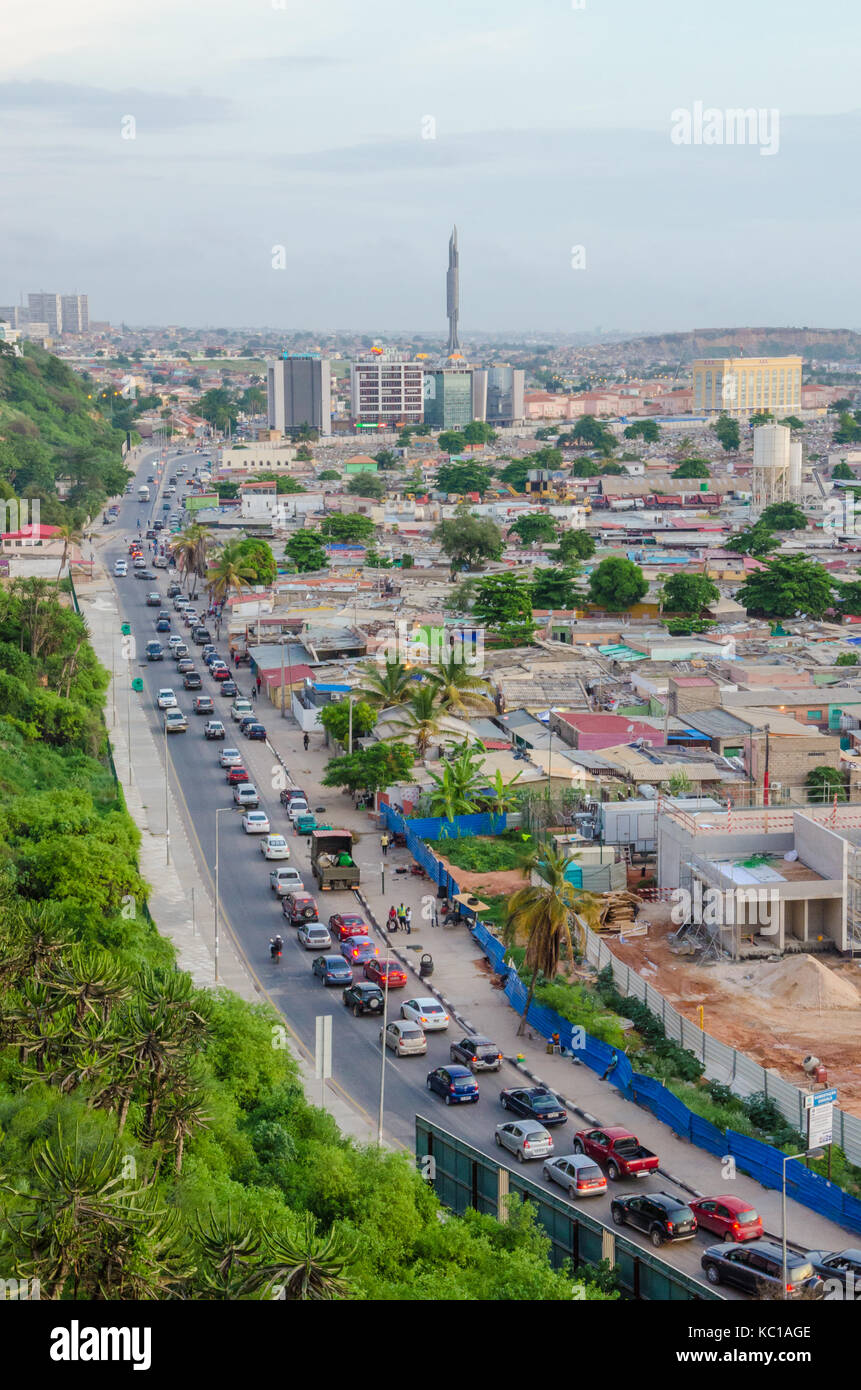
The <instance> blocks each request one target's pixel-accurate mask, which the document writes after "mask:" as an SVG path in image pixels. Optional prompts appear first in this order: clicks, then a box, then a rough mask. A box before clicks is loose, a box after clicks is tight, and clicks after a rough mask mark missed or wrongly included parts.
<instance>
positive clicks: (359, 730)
mask: <svg viewBox="0 0 861 1390" xmlns="http://www.w3.org/2000/svg"><path fill="white" fill-rule="evenodd" d="M350 705H351V702H350V701H349V700H336V701H335V702H334V703H333V704H331V705H324V706H323V708H322V710H321V711H320V723H321V724H322V725H323V728H324V729H325V730H326V733H327V734H330V735H331V737H332V738H334V739H337V740H338V742H339V743H340V744H343V745H345V746H346V745H347V744H348V743H349V737H350V729H351V728H352V733H353V738H354V739H356V738H365V737H366V736H367V735H368V734H369V733H370V732H371V730H372V729H373V727H374V725H375V724H376V722H377V711H376V710H375V709H372V707H371V706H370V705H369V704H368V703H367V701H365V700H354V701H352V713H351V710H350ZM351 721H352V722H351ZM347 752H348V753H350V752H352V749H351V748H349V747H347Z"/></svg>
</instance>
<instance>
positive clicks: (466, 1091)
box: [427, 1067, 478, 1105]
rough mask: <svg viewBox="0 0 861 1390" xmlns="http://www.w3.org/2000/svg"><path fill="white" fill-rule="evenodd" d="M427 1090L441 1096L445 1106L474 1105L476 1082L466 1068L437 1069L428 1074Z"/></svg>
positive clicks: (476, 1094) (476, 1090)
mask: <svg viewBox="0 0 861 1390" xmlns="http://www.w3.org/2000/svg"><path fill="white" fill-rule="evenodd" d="M427 1088H428V1090H429V1091H436V1093H437V1095H438V1096H442V1098H443V1100H444V1101H445V1103H446V1105H470V1104H472V1105H475V1104H476V1102H477V1101H478V1082H477V1081H476V1079H475V1077H474V1076H473V1074H472V1072H471V1071H470V1070H469V1068H468V1067H437V1069H436V1071H430V1072H428V1079H427Z"/></svg>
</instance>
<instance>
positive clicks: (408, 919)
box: [404, 907, 413, 936]
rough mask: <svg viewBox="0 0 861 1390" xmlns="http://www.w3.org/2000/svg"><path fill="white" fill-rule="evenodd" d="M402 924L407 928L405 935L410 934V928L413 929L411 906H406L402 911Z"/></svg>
mask: <svg viewBox="0 0 861 1390" xmlns="http://www.w3.org/2000/svg"><path fill="white" fill-rule="evenodd" d="M404 926H405V927H406V929H407V936H410V935H412V930H413V910H412V908H411V907H408V908H407V910H406V912H405V913H404Z"/></svg>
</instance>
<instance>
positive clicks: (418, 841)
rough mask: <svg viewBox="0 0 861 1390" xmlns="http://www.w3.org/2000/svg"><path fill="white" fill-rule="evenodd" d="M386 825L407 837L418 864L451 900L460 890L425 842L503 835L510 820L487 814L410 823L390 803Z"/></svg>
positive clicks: (384, 807) (384, 811) (385, 813)
mask: <svg viewBox="0 0 861 1390" xmlns="http://www.w3.org/2000/svg"><path fill="white" fill-rule="evenodd" d="M380 810H381V811H382V815H383V822H384V824H385V827H386V829H387V830H389V831H391V833H392V834H395V833H397V834H398V835H405V836H406V841H407V849H408V850H409V852H410V854H411V855H412V856H413V859H415V861H416V863H417V864H420V865H421V867H422V868H423V869H424V871H425V873H426V874H427V875H428V877H429V878H430V879H432V881H433V882H434V883H435V884H436V885H437V886H438V887H442V888H445V890H446V892H447V893H448V895H449V897H452V896H453V895H454V894H455V893H459V892H460V887H459V885H458V883H457V882H456V881H455V879H454V878H453V877H452V875H451V874H450V872H449V871H448V869H447V868H446V866H445V864H443V862H442V860H441V859H438V858H437V856H436V855H435V854H434V852H433V850H431V849H429V848H428V846H427V845H426V844H425V840H445V839H446V838H449V839H452V840H457V839H460V838H461V837H463V836H466V835H499V834H501V832H502V831H503V830H504V829H505V827H506V824H507V817H506V816H504V815H502V816H492V815H490V814H488V813H487V812H486V811H482V812H477V813H476V814H475V815H471V816H457V817H456V818H455V819H454V820H451V821H447V820H444V819H443V818H442V816H415V817H412V818H410V819H409V820H408V819H407V818H406V817H405V816H402V815H401V813H400V811H396V810H395V808H394V807H393V806H389V805H387V804H386V803H383V805H382V806H381V807H380Z"/></svg>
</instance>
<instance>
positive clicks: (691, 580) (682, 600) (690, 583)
mask: <svg viewBox="0 0 861 1390" xmlns="http://www.w3.org/2000/svg"><path fill="white" fill-rule="evenodd" d="M718 598H720V593H719V591H718V588H717V585H716V584H713V583H712V581H711V580H710V579H708V578H707V577H706V576H705V575H704V574H673V575H671V576H670V578H669V579H668V580H667V581H666V583H665V584H664V607H665V608H668V609H669V611H670V612H671V613H692V614H694V615H697V614H699V613H701V612H702V610H703V609H704V608H707V607H708V605H709V604H710V603H714V602H715V600H716V599H718Z"/></svg>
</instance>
